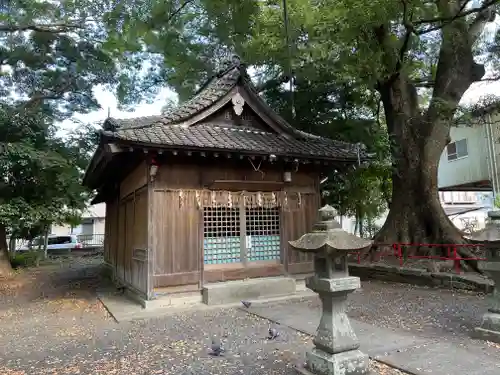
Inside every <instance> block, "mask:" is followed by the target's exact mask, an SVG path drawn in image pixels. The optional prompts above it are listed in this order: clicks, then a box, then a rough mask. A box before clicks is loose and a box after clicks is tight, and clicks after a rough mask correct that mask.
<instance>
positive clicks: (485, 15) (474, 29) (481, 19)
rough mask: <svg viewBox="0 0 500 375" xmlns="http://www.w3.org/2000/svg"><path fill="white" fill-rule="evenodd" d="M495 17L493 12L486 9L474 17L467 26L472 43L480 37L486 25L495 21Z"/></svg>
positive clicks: (491, 9) (490, 9)
mask: <svg viewBox="0 0 500 375" xmlns="http://www.w3.org/2000/svg"><path fill="white" fill-rule="evenodd" d="M497 2H498V0H497ZM483 4H484V3H483ZM490 5H491V4H490ZM495 15H496V12H495V10H494V9H493V8H488V7H486V8H484V9H483V10H481V11H480V12H479V13H477V15H476V17H475V18H474V20H473V21H472V23H471V24H470V26H469V37H470V38H471V41H472V43H474V42H475V41H476V40H477V39H478V38H479V37H480V36H481V33H482V32H483V30H484V27H485V26H486V24H487V23H488V22H493V21H494V20H495Z"/></svg>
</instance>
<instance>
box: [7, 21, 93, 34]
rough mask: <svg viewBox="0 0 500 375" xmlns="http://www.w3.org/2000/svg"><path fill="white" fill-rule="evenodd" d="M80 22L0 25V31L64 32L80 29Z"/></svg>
mask: <svg viewBox="0 0 500 375" xmlns="http://www.w3.org/2000/svg"><path fill="white" fill-rule="evenodd" d="M83 27H84V26H83V25H82V24H65V23H61V24H46V25H0V32H2V31H3V32H8V33H15V32H22V31H38V32H45V33H64V32H68V31H71V30H76V29H82V28H83Z"/></svg>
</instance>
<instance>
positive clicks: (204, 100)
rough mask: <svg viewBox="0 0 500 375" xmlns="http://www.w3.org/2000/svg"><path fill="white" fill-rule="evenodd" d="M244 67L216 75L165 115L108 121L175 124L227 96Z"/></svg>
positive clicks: (128, 124) (121, 125) (116, 123)
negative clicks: (193, 94)
mask: <svg viewBox="0 0 500 375" xmlns="http://www.w3.org/2000/svg"><path fill="white" fill-rule="evenodd" d="M242 70H243V69H242V67H240V66H239V65H233V66H231V67H229V68H228V69H226V70H223V71H221V72H219V73H218V74H217V75H215V76H214V77H213V78H212V79H211V80H210V81H209V82H208V83H207V84H206V85H205V86H204V87H202V88H201V90H200V91H199V92H198V93H197V94H196V95H195V96H193V97H192V98H191V99H189V100H188V101H186V102H184V103H182V104H181V105H180V106H178V107H176V108H174V109H173V110H172V111H170V112H167V113H165V114H163V115H157V116H146V117H138V118H135V119H115V118H109V119H108V121H109V122H110V123H111V124H112V125H114V127H115V129H124V128H142V127H147V126H152V125H155V124H163V125H168V124H173V123H176V122H179V121H182V120H185V119H188V118H189V117H191V116H193V115H195V114H197V113H198V112H200V111H201V110H203V109H205V108H207V107H209V106H211V105H212V104H214V103H215V102H217V101H218V100H219V99H221V98H222V97H223V96H225V95H226V94H227V93H228V92H229V91H230V90H231V89H232V88H233V87H234V86H236V84H237V83H238V80H239V79H240V77H241V76H242Z"/></svg>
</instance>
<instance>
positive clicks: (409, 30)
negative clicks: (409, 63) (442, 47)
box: [396, 0, 414, 72]
mask: <svg viewBox="0 0 500 375" xmlns="http://www.w3.org/2000/svg"><path fill="white" fill-rule="evenodd" d="M401 3H402V4H403V26H404V27H405V29H406V31H405V35H404V36H403V43H402V45H401V48H400V50H399V58H398V62H397V63H396V71H398V72H399V71H400V70H401V67H402V65H403V61H404V59H405V55H406V52H407V51H408V46H409V44H410V38H411V34H413V31H414V28H413V25H412V22H411V18H412V15H411V14H409V11H408V4H407V3H406V0H401Z"/></svg>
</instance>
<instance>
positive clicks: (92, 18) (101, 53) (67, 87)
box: [0, 0, 118, 247]
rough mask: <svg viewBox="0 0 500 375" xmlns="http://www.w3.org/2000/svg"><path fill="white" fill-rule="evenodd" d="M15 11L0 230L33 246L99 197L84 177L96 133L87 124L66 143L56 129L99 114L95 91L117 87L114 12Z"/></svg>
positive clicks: (4, 50) (107, 6)
mask: <svg viewBox="0 0 500 375" xmlns="http://www.w3.org/2000/svg"><path fill="white" fill-rule="evenodd" d="M8 7H9V9H8V12H4V13H2V14H1V15H0V59H1V62H2V70H1V72H0V93H1V94H2V99H0V146H1V147H0V148H1V150H2V152H0V173H1V175H2V179H1V180H0V225H5V226H7V227H8V231H9V232H10V234H11V235H13V236H15V237H25V238H33V237H34V236H36V235H39V234H41V233H43V232H44V230H45V228H47V226H48V225H50V224H51V223H62V222H71V223H74V222H78V220H79V213H80V212H81V211H82V210H83V209H84V208H85V207H86V204H87V202H88V200H89V198H90V197H91V196H90V193H89V192H88V191H86V190H85V189H84V188H83V187H82V186H81V177H82V174H83V172H84V170H85V168H86V167H87V164H88V162H89V159H90V156H91V153H92V151H93V150H94V148H95V146H96V144H97V134H96V132H95V129H94V128H93V127H91V126H90V125H82V124H81V125H80V126H79V127H78V128H77V129H76V131H75V132H74V133H73V134H71V135H70V136H69V137H67V138H66V139H62V138H60V137H58V136H56V131H57V129H56V126H55V123H56V121H58V120H62V119H65V118H67V117H69V116H71V115H72V114H73V113H74V112H80V113H86V112H89V111H92V110H94V109H97V108H98V107H99V106H98V103H97V101H96V100H95V97H94V94H93V89H94V88H95V87H96V86H98V85H113V84H116V83H117V77H118V75H117V71H118V70H117V64H116V63H115V61H114V59H113V54H112V51H109V50H106V49H104V48H102V47H103V44H104V43H105V41H106V38H107V36H108V35H107V32H106V29H105V21H104V17H103V15H105V14H108V13H109V12H111V11H112V10H113V9H114V8H113V4H112V3H107V2H95V1H91V0H88V1H87V0H63V1H58V2H49V1H41V2H25V1H18V0H13V1H10V2H9V4H8ZM0 242H4V240H3V239H0ZM0 245H1V243H0ZM2 246H3V245H2ZM0 247H1V246H0Z"/></svg>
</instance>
